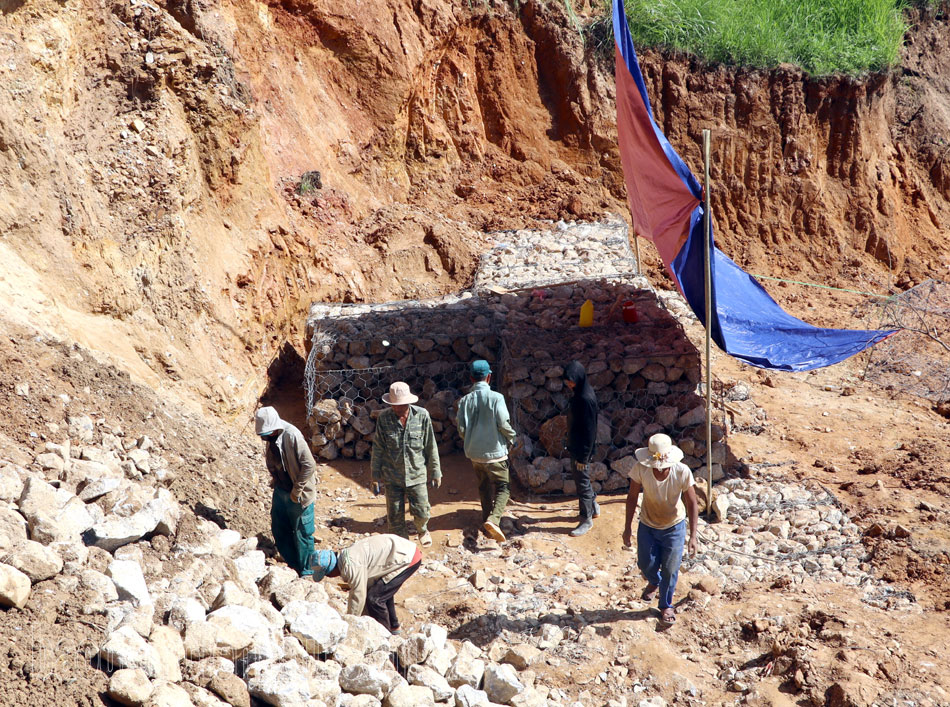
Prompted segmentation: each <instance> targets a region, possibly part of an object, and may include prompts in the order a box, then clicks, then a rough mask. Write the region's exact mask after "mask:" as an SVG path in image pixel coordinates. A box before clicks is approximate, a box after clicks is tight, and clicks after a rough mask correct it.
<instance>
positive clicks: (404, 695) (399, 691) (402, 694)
mask: <svg viewBox="0 0 950 707" xmlns="http://www.w3.org/2000/svg"><path fill="white" fill-rule="evenodd" d="M383 705H385V707H435V699H434V698H433V696H432V690H430V689H429V688H428V687H423V686H420V685H409V684H408V683H401V684H400V685H398V686H397V687H394V688H393V689H392V691H391V692H390V693H389V695H387V697H386V701H385V702H383Z"/></svg>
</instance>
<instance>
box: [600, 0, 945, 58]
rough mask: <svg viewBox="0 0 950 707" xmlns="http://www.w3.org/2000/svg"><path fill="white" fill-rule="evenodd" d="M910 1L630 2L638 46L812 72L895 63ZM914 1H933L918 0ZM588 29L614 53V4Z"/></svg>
mask: <svg viewBox="0 0 950 707" xmlns="http://www.w3.org/2000/svg"><path fill="white" fill-rule="evenodd" d="M909 4H910V3H908V2H907V0H626V9H627V19H628V21H629V23H630V33H631V35H632V36H633V41H634V44H635V45H636V46H650V47H668V48H670V49H675V50H678V51H683V52H689V53H692V54H696V55H697V56H700V57H702V58H704V59H706V60H707V61H712V62H723V63H727V64H738V65H743V66H752V67H760V68H771V67H774V66H777V65H778V64H781V63H790V64H795V65H797V66H800V67H802V68H803V69H804V70H805V71H807V72H808V73H809V74H812V75H813V76H825V75H828V74H835V73H844V74H851V75H857V74H863V73H865V72H868V71H880V70H883V69H887V68H889V67H891V66H894V65H896V64H897V63H898V61H899V59H900V49H901V43H902V41H903V37H904V33H905V32H906V30H907V25H906V23H905V21H904V18H903V12H904V10H905V9H906V8H907V7H908V6H909ZM914 4H917V5H922V4H928V0H917V2H915V3H914ZM605 7H606V16H604V17H601V18H599V19H598V20H596V21H595V23H594V24H593V25H592V26H591V27H590V31H591V35H592V37H593V38H594V39H595V41H596V42H597V43H598V44H599V45H604V47H605V48H606V49H608V50H609V51H610V52H611V53H613V34H612V28H611V25H610V3H609V1H608V0H605Z"/></svg>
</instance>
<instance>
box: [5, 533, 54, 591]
mask: <svg viewBox="0 0 950 707" xmlns="http://www.w3.org/2000/svg"><path fill="white" fill-rule="evenodd" d="M3 561H4V562H6V563H7V564H8V565H10V566H11V567H15V568H16V569H18V570H20V571H21V572H22V573H23V574H25V575H26V576H27V577H29V578H30V581H31V582H33V583H34V584H36V583H37V582H42V581H43V580H44V579H49V578H50V577H55V576H56V575H57V574H59V573H60V572H62V570H63V560H62V558H61V557H60V556H59V555H57V554H56V553H55V552H54V551H53V550H51V549H50V548H48V547H46V546H45V545H41V544H40V543H38V542H35V541H33V540H22V541H20V542H19V543H17V544H16V545H14V546H13V547H12V548H10V550H9V551H8V552H7V554H6V555H5V556H4V558H3Z"/></svg>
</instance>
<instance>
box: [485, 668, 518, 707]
mask: <svg viewBox="0 0 950 707" xmlns="http://www.w3.org/2000/svg"><path fill="white" fill-rule="evenodd" d="M484 688H485V692H486V693H488V699H490V700H491V701H492V702H500V703H501V704H508V703H509V702H511V698H512V697H514V696H515V695H517V694H520V693H522V692H524V685H523V684H522V683H521V681H520V680H518V673H517V672H515V669H514V666H511V665H508V664H507V663H506V664H504V665H498V664H496V663H490V664H489V665H488V666H487V667H486V668H485V681H484Z"/></svg>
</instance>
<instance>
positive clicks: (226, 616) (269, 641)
mask: <svg viewBox="0 0 950 707" xmlns="http://www.w3.org/2000/svg"><path fill="white" fill-rule="evenodd" d="M208 621H210V622H211V623H213V624H218V625H219V626H222V627H224V626H231V627H233V628H235V629H237V630H238V631H240V632H242V633H245V634H247V635H248V636H250V637H251V646H250V648H248V649H247V654H246V656H245V660H246V661H247V662H248V663H254V662H257V661H263V660H275V659H279V658H283V656H284V650H283V647H282V641H281V631H280V630H279V629H276V628H275V627H274V626H273V624H271V623H270V622H269V621H268V620H267V618H266V617H265V616H264V615H263V614H261V613H260V612H257V611H254V610H253V609H248V608H247V607H246V606H224V607H221V608H220V609H216V610H215V611H212V612H211V613H210V614H208Z"/></svg>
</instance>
